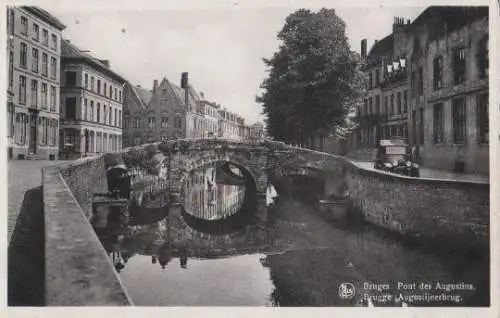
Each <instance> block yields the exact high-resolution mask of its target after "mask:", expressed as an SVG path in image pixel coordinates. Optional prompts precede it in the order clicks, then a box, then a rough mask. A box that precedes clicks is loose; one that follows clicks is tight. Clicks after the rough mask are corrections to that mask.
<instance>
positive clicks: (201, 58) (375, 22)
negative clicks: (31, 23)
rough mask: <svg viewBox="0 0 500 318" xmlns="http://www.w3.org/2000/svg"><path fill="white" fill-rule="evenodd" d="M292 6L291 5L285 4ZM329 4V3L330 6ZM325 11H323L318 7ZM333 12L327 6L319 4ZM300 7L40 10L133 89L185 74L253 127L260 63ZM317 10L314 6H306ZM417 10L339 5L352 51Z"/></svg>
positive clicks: (261, 73) (52, 7)
mask: <svg viewBox="0 0 500 318" xmlns="http://www.w3.org/2000/svg"><path fill="white" fill-rule="evenodd" d="M290 3H291V2H290ZM332 3H334V2H333V1H332ZM322 6H323V5H322ZM324 6H326V7H329V8H335V7H334V6H333V5H324ZM300 7H308V6H307V5H300V4H296V5H295V6H294V7H290V6H276V7H263V6H260V7H244V6H239V5H238V4H233V5H232V6H227V5H226V6H221V7H210V8H206V9H199V10H195V9H191V10H180V9H171V10H163V9H151V8H149V7H147V6H144V9H142V10H139V9H133V10H131V9H130V8H126V9H127V10H121V11H120V10H117V9H116V6H115V10H100V11H95V10H93V11H92V10H90V11H89V10H74V9H71V8H68V7H64V8H62V9H61V7H60V6H58V5H51V4H49V5H48V7H45V8H46V9H47V10H50V12H51V13H53V14H54V15H55V16H57V17H58V18H59V19H60V20H61V21H62V22H63V23H65V24H66V25H67V29H66V30H64V32H63V37H64V38H66V39H69V40H70V41H71V42H72V43H73V44H75V45H76V46H78V47H80V48H81V49H85V50H90V51H91V52H92V53H93V54H94V55H95V56H96V57H98V58H101V59H109V60H110V63H111V67H112V69H113V70H115V71H116V72H118V73H119V74H121V75H122V76H124V77H125V78H126V79H127V80H129V81H130V82H131V83H133V84H135V85H141V86H142V87H144V88H148V89H150V88H151V87H152V85H153V80H154V79H161V78H163V77H164V76H165V77H167V78H168V79H169V80H170V81H172V82H174V83H176V84H177V85H179V82H180V74H181V72H183V71H187V72H189V77H190V81H191V84H192V85H193V86H194V87H195V89H197V90H198V91H201V92H203V93H204V94H205V97H206V98H207V99H209V100H212V101H215V102H217V103H220V104H222V105H223V106H225V107H227V108H228V109H229V110H231V111H234V112H236V113H238V114H240V115H241V116H243V117H244V118H245V120H246V122H247V123H249V124H251V123H253V122H255V121H257V120H260V119H262V118H263V117H262V115H260V113H261V108H260V106H259V105H258V104H256V103H255V95H257V94H259V92H260V90H259V85H260V84H261V82H262V80H263V79H264V78H265V76H266V72H265V67H264V64H263V63H262V58H263V57H271V56H272V54H273V52H275V51H276V50H277V48H278V45H279V42H278V40H277V38H276V35H277V33H278V32H279V30H280V29H281V28H282V26H283V23H284V21H285V18H286V17H287V16H288V15H289V14H290V13H292V12H293V11H295V10H296V9H297V8H300ZM312 9H313V10H317V9H318V7H317V6H316V7H314V8H312ZM423 9H424V8H423V7H399V8H395V7H389V8H388V7H370V8H367V7H364V8H363V7H351V8H348V7H341V8H338V9H337V14H338V15H339V16H340V17H341V18H342V19H343V20H344V21H345V22H346V24H347V35H348V37H349V40H350V44H351V47H352V49H354V50H356V51H357V52H359V50H360V41H361V39H363V38H367V40H368V49H369V48H370V47H371V46H372V45H373V42H374V40H375V39H381V38H383V37H384V36H386V35H388V34H389V33H390V32H391V30H392V22H393V17H394V16H401V17H404V18H405V19H413V18H415V17H416V16H417V15H418V14H419V13H420V12H421V11H422V10H423Z"/></svg>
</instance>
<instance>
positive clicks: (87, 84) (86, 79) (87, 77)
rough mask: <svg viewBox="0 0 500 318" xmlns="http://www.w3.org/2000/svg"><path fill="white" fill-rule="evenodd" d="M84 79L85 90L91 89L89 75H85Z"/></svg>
mask: <svg viewBox="0 0 500 318" xmlns="http://www.w3.org/2000/svg"><path fill="white" fill-rule="evenodd" d="M84 78H85V79H84V81H85V88H89V74H87V73H85V75H84Z"/></svg>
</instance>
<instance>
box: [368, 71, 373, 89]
mask: <svg viewBox="0 0 500 318" xmlns="http://www.w3.org/2000/svg"><path fill="white" fill-rule="evenodd" d="M368 76H369V77H368V88H369V89H371V88H372V87H373V74H372V72H370V74H368Z"/></svg>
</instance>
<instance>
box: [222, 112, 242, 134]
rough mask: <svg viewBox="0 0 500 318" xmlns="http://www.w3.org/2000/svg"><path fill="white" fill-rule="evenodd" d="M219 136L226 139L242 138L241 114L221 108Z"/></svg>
mask: <svg viewBox="0 0 500 318" xmlns="http://www.w3.org/2000/svg"><path fill="white" fill-rule="evenodd" d="M219 118H220V119H219V137H221V138H224V139H235V140H237V139H240V125H239V124H238V118H239V116H238V115H237V114H235V113H232V112H230V111H228V110H227V109H225V108H223V109H219Z"/></svg>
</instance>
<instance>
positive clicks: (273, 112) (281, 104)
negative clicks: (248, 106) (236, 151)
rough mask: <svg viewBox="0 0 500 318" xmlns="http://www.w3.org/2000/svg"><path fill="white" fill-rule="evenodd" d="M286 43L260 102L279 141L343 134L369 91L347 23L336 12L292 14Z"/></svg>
mask: <svg viewBox="0 0 500 318" xmlns="http://www.w3.org/2000/svg"><path fill="white" fill-rule="evenodd" d="M278 39H279V40H281V41H282V44H281V46H280V47H279V49H278V51H277V52H276V53H275V54H274V56H273V57H272V58H271V59H263V61H264V63H265V64H266V66H267V67H268V71H269V75H268V77H267V78H266V79H265V80H264V81H263V83H262V85H261V88H262V89H263V90H264V93H263V94H262V95H261V96H258V97H257V98H256V101H257V102H258V103H260V104H261V105H262V110H263V114H265V115H266V117H267V118H266V124H267V128H268V133H269V135H271V136H272V137H273V138H274V139H276V140H281V141H285V142H289V143H301V144H303V143H306V142H307V140H309V139H310V138H315V137H319V136H325V135H331V134H337V132H338V128H339V127H342V126H344V125H343V123H344V119H345V118H346V116H347V115H348V114H349V113H350V112H352V110H353V109H355V108H356V107H358V106H359V103H360V97H361V95H362V93H363V88H364V83H365V80H364V75H363V73H362V72H361V71H360V58H359V55H358V54H357V53H355V52H353V51H351V49H350V46H349V43H348V40H347V36H346V34H345V23H344V21H343V20H342V19H341V18H340V17H338V16H337V15H336V14H335V10H333V9H321V10H320V11H318V12H316V13H314V12H311V11H310V10H306V9H300V10H298V11H296V12H294V13H292V14H290V15H289V16H288V17H287V19H286V22H285V25H284V26H283V28H282V30H281V31H280V32H279V33H278Z"/></svg>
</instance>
